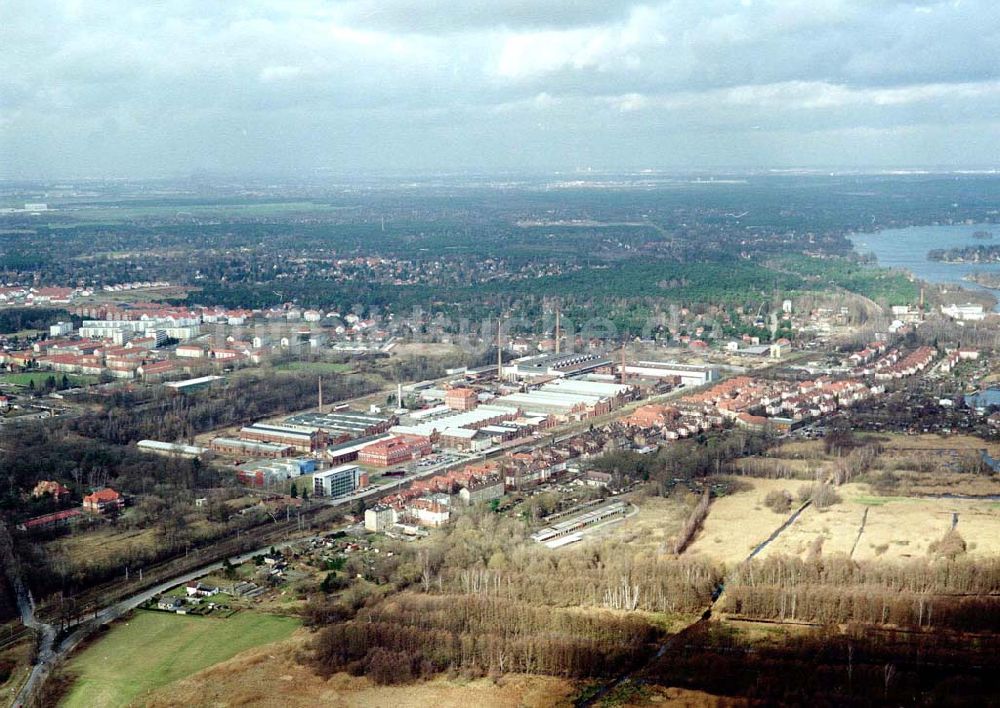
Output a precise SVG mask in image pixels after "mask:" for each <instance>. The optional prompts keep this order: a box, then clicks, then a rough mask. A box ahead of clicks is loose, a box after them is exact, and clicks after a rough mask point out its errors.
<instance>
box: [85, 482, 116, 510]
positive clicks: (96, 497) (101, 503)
mask: <svg viewBox="0 0 1000 708" xmlns="http://www.w3.org/2000/svg"><path fill="white" fill-rule="evenodd" d="M124 507H125V497H123V496H122V495H121V494H119V493H118V492H116V491H115V490H114V489H111V487H105V488H104V489H98V490H97V491H96V492H94V493H92V494H88V495H87V496H85V497H84V498H83V510H84V511H92V512H96V513H98V514H105V513H107V512H109V511H117V510H119V509H123V508H124Z"/></svg>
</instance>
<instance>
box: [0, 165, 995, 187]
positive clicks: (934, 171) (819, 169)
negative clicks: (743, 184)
mask: <svg viewBox="0 0 1000 708" xmlns="http://www.w3.org/2000/svg"><path fill="white" fill-rule="evenodd" d="M644 175H647V176H658V177H679V178H684V177H692V178H694V177H707V178H712V177H769V176H773V177H796V176H801V177H838V176H852V175H856V176H860V177H864V176H871V177H878V176H898V177H906V176H921V175H926V176H934V175H963V176H973V177H974V176H982V177H989V176H1000V166H996V167H991V166H983V167H977V166H943V165H939V166H892V167H889V166H887V167H879V166H874V165H873V166H856V167H851V166H813V167H809V166H795V167H736V166H733V167H683V168H682V167H678V168H579V169H551V170H541V169H539V170H451V171H449V170H434V169H412V170H400V171H392V170H381V171H379V170H367V171H360V170H358V171H345V172H336V171H333V170H325V169H311V170H301V171H296V170H280V171H278V170H276V171H273V172H270V173H266V172H253V171H246V172H240V171H232V170H221V169H219V170H207V169H193V170H190V171H189V172H187V173H184V172H177V173H173V174H162V175H155V174H149V175H121V174H117V175H116V174H108V175H85V174H62V175H47V176H46V175H42V176H36V177H28V176H23V177H22V176H6V175H0V184H6V185H13V184H18V183H24V184H39V183H52V182H90V183H97V182H167V183H178V182H185V181H197V180H209V181H210V180H217V179H218V180H236V181H239V180H246V181H247V182H257V181H261V180H291V181H312V180H318V181H321V182H322V181H338V182H339V181H347V182H350V181H352V180H354V181H359V182H363V181H387V180H405V179H414V180H432V179H455V180H458V179H491V178H510V179H523V180H532V179H551V178H557V177H573V178H579V179H581V180H585V179H586V178H602V177H642V176H644Z"/></svg>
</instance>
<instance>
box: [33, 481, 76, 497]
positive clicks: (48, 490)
mask: <svg viewBox="0 0 1000 708" xmlns="http://www.w3.org/2000/svg"><path fill="white" fill-rule="evenodd" d="M46 494H51V495H52V498H53V499H55V500H56V501H62V500H63V499H66V498H67V497H69V495H70V491H69V490H68V489H67V488H66V487H64V486H63V485H61V484H59V482H53V481H52V480H49V479H43V480H42V481H41V482H39V483H38V484H36V485H35V488H34V489H33V490H31V496H33V497H35V498H36V499H37V498H38V497H41V496H44V495H46Z"/></svg>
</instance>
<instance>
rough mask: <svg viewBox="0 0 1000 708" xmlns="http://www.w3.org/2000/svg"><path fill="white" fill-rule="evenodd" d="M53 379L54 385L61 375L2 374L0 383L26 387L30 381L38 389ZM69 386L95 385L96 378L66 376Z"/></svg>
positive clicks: (47, 372)
mask: <svg viewBox="0 0 1000 708" xmlns="http://www.w3.org/2000/svg"><path fill="white" fill-rule="evenodd" d="M50 376H53V377H55V380H56V383H57V384H58V383H59V382H60V381H62V377H63V374H62V373H60V372H58V371H32V372H30V373H22V374H4V375H3V376H0V382H3V383H9V384H15V385H18V386H28V385H29V383H30V382H31V381H34V382H35V388H37V389H40V388H42V387H43V386H44V385H45V381H46V380H47V379H48V378H49V377H50ZM66 378H67V379H69V383H70V385H71V386H89V385H91V384H95V383H97V377H96V376H81V375H79V374H66Z"/></svg>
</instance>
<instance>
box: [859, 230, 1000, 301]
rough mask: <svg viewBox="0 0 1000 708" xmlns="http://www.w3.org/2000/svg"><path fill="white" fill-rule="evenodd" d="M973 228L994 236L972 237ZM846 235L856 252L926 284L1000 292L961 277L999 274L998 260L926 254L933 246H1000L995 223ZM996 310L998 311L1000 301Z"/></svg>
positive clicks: (995, 293)
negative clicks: (941, 258)
mask: <svg viewBox="0 0 1000 708" xmlns="http://www.w3.org/2000/svg"><path fill="white" fill-rule="evenodd" d="M976 231H990V232H992V233H993V238H990V239H978V238H973V237H972V234H973V233H974V232H976ZM848 238H850V239H851V241H852V242H853V243H854V250H855V251H857V252H858V253H874V254H875V257H876V258H877V259H878V264H879V265H880V266H882V267H883V268H898V269H901V270H906V271H909V272H910V273H913V275H915V276H917V277H918V278H920V279H921V280H926V281H927V282H929V283H940V284H943V285H961V286H962V287H965V288H968V289H970V290H984V291H986V292H989V293H990V294H992V295H994V297H996V296H997V295H1000V292H997V291H994V290H989V289H987V288H983V287H982V286H980V285H976V284H975V283H971V282H969V281H966V280H962V277H963V276H965V275H968V274H969V273H974V272H981V273H986V272H990V273H997V274H1000V263H942V262H940V261H932V260H929V259H928V258H927V253H928V252H929V251H931V250H933V249H935V248H955V247H960V246H988V245H991V244H997V245H1000V226H997V225H996V224H965V225H946V226H911V227H909V228H905V229H887V230H885V231H879V232H877V233H872V234H852V235H850V236H849V237H848ZM996 309H997V310H998V311H1000V303H998V304H997V308H996Z"/></svg>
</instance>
